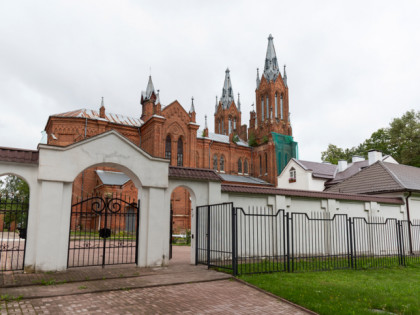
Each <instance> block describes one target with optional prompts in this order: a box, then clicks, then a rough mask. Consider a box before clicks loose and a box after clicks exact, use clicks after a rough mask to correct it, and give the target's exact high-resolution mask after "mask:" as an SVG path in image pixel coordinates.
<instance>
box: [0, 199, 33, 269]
mask: <svg viewBox="0 0 420 315" xmlns="http://www.w3.org/2000/svg"><path fill="white" fill-rule="evenodd" d="M28 208H29V204H28V202H27V201H26V200H22V199H21V198H19V197H16V196H8V195H0V271H11V270H23V267H24V261H25V248H26V227H27V225H28Z"/></svg>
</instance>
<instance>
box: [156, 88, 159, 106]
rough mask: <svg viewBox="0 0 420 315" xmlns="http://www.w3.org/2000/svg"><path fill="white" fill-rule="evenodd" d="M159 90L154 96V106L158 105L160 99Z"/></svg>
mask: <svg viewBox="0 0 420 315" xmlns="http://www.w3.org/2000/svg"><path fill="white" fill-rule="evenodd" d="M159 94H160V93H159V90H157V94H156V104H160V97H159Z"/></svg>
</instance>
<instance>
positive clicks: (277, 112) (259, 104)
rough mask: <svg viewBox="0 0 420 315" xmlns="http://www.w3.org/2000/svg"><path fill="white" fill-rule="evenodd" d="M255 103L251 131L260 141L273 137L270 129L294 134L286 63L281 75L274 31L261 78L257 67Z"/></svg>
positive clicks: (284, 133)
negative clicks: (290, 116) (290, 113)
mask: <svg viewBox="0 0 420 315" xmlns="http://www.w3.org/2000/svg"><path fill="white" fill-rule="evenodd" d="M255 104H256V113H255V114H254V115H252V114H251V117H253V116H254V117H255V118H254V119H253V120H252V121H251V124H250V128H249V129H250V130H249V132H250V133H253V134H254V136H255V138H256V140H257V142H258V143H261V142H262V141H263V139H267V138H268V137H270V135H271V132H275V133H279V134H282V135H287V136H292V127H291V124H290V119H289V88H288V86H287V76H286V66H284V71H283V76H282V75H281V72H280V69H279V65H278V61H277V56H276V50H275V49H274V44H273V36H271V34H270V36H269V37H268V46H267V53H266V57H265V64H264V71H263V74H262V75H261V78H260V76H259V70H258V69H257V87H256V90H255Z"/></svg>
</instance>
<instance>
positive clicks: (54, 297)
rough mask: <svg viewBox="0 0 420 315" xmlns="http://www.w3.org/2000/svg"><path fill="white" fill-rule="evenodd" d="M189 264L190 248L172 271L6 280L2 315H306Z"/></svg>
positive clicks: (78, 271)
mask: <svg viewBox="0 0 420 315" xmlns="http://www.w3.org/2000/svg"><path fill="white" fill-rule="evenodd" d="M188 262H189V248H188V247H174V257H173V260H172V261H171V264H170V266H169V267H162V268H138V267H136V266H133V265H127V266H107V267H106V268H104V269H102V268H100V267H99V268H97V267H90V268H75V269H69V270H68V271H66V272H57V273H39V274H17V273H15V274H11V273H9V274H3V275H2V284H3V285H2V286H1V287H0V295H2V296H3V299H4V298H6V299H9V301H7V302H5V301H3V302H0V307H1V309H0V314H23V313H30V314H74V313H82V314H99V313H105V314H261V313H265V314H308V313H307V312H305V311H304V310H302V309H299V308H297V307H295V306H293V305H291V304H288V303H286V302H284V301H280V300H279V299H277V298H275V297H272V296H270V295H267V294H265V293H263V292H261V291H259V290H256V289H254V288H252V287H250V286H247V285H244V284H242V283H240V282H238V281H236V280H234V279H233V278H232V277H231V276H230V275H227V274H224V273H220V272H216V271H214V270H207V268H206V267H205V266H192V265H189V264H188ZM19 296H22V298H17V299H16V297H19Z"/></svg>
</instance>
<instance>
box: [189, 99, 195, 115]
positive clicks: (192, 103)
mask: <svg viewBox="0 0 420 315" xmlns="http://www.w3.org/2000/svg"><path fill="white" fill-rule="evenodd" d="M189 113H195V107H194V97H191V108H190V111H189Z"/></svg>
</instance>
